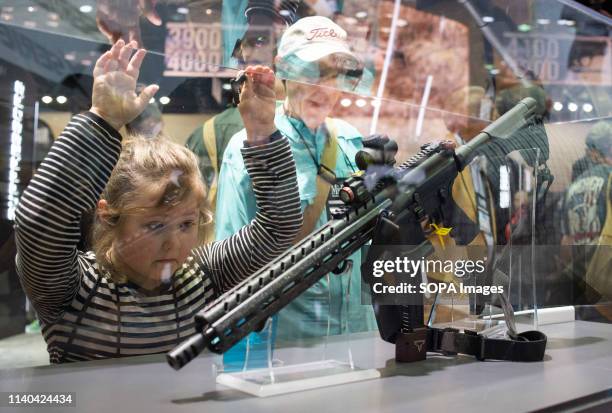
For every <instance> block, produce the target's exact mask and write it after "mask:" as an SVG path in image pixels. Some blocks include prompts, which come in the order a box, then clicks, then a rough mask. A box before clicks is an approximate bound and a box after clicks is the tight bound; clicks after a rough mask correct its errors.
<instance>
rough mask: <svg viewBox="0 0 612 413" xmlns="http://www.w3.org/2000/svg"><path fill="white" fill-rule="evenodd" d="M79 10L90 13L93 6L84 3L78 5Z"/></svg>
mask: <svg viewBox="0 0 612 413" xmlns="http://www.w3.org/2000/svg"><path fill="white" fill-rule="evenodd" d="M79 11H80V12H81V13H91V12H92V11H93V7H91V6H90V5H89V4H84V5H82V6H81V7H79Z"/></svg>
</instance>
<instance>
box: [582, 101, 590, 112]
mask: <svg viewBox="0 0 612 413" xmlns="http://www.w3.org/2000/svg"><path fill="white" fill-rule="evenodd" d="M582 110H583V111H585V112H586V113H591V112H593V105H591V104H590V103H585V104H584V105H582Z"/></svg>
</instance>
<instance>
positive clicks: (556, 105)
mask: <svg viewBox="0 0 612 413" xmlns="http://www.w3.org/2000/svg"><path fill="white" fill-rule="evenodd" d="M553 109H554V110H556V111H557V112H561V111H562V110H563V103H561V102H555V103H554V105H553Z"/></svg>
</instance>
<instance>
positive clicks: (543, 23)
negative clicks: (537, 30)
mask: <svg viewBox="0 0 612 413" xmlns="http://www.w3.org/2000/svg"><path fill="white" fill-rule="evenodd" d="M536 21H537V22H538V24H541V25H542V26H545V25H547V24H550V19H538V20H536Z"/></svg>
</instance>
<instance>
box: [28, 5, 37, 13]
mask: <svg viewBox="0 0 612 413" xmlns="http://www.w3.org/2000/svg"><path fill="white" fill-rule="evenodd" d="M28 11H29V12H30V13H34V12H35V11H36V7H34V6H29V7H28Z"/></svg>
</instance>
